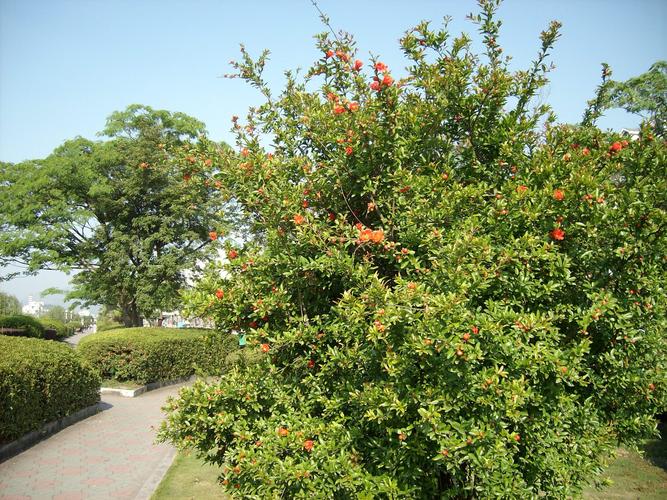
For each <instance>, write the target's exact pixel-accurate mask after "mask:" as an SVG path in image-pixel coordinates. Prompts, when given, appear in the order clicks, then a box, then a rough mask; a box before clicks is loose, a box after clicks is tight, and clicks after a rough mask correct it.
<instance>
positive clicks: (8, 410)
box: [0, 336, 100, 442]
mask: <svg viewBox="0 0 667 500" xmlns="http://www.w3.org/2000/svg"><path fill="white" fill-rule="evenodd" d="M99 387H100V379H99V377H98V376H97V374H96V373H95V371H94V370H93V369H92V368H91V367H89V366H88V365H87V364H86V363H85V362H84V361H83V360H82V359H81V357H80V356H78V355H77V354H76V352H74V351H73V350H72V349H71V348H70V347H69V346H67V345H63V344H61V343H58V342H52V341H48V340H40V339H28V338H18V337H3V336H0V442H4V441H11V440H13V439H16V438H18V437H20V436H22V435H23V434H25V433H27V432H30V431H33V430H36V429H39V428H40V427H41V426H42V425H44V424H46V423H48V422H51V421H53V420H57V419H59V418H62V417H65V416H67V415H70V414H72V413H74V412H76V411H78V410H80V409H82V408H85V407H87V406H90V405H92V404H95V403H97V402H98V401H99Z"/></svg>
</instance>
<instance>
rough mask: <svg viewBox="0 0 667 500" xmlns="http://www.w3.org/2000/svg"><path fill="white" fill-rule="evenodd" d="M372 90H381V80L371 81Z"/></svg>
mask: <svg viewBox="0 0 667 500" xmlns="http://www.w3.org/2000/svg"><path fill="white" fill-rule="evenodd" d="M371 90H375V91H378V90H380V82H378V81H376V80H373V82H371Z"/></svg>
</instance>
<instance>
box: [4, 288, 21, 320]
mask: <svg viewBox="0 0 667 500" xmlns="http://www.w3.org/2000/svg"><path fill="white" fill-rule="evenodd" d="M20 313H21V303H20V302H19V299H17V298H16V297H14V296H13V295H10V294H8V293H5V292H0V316H9V315H12V314H20Z"/></svg>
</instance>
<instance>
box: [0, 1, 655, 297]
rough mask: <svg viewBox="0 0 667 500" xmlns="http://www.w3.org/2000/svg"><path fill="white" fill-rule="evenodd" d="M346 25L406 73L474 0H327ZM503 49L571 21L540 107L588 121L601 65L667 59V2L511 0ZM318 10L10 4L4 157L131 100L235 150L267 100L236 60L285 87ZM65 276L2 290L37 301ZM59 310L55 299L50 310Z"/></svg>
mask: <svg viewBox="0 0 667 500" xmlns="http://www.w3.org/2000/svg"><path fill="white" fill-rule="evenodd" d="M318 4H319V5H320V8H321V9H322V10H323V11H325V12H326V13H327V14H328V15H329V17H330V18H331V22H332V25H333V26H334V27H335V28H336V29H343V30H346V31H349V32H350V33H353V34H354V35H355V37H356V39H357V42H358V46H359V49H360V50H359V57H360V58H361V59H367V57H368V54H369V52H372V53H373V54H376V55H379V56H381V58H382V60H383V61H384V62H386V63H387V64H388V65H389V66H390V67H392V68H394V74H395V76H400V75H401V72H400V71H399V68H403V67H404V60H403V58H402V55H401V52H400V50H399V47H398V39H399V38H400V37H401V35H402V34H403V32H404V31H405V30H407V29H409V28H410V27H412V26H414V25H415V24H417V23H418V22H419V21H421V20H424V19H427V20H431V21H433V23H434V24H436V25H439V24H440V22H441V20H442V18H443V17H444V16H446V15H449V16H451V17H452V18H453V20H452V23H451V24H450V29H451V31H452V32H453V33H457V34H458V33H460V32H461V31H466V32H469V33H472V32H474V30H475V26H473V25H472V24H471V23H470V22H468V21H466V20H465V16H466V14H468V13H470V12H472V11H475V10H476V3H475V2H473V1H471V0H470V1H469V0H457V1H454V0H448V1H435V0H431V1H426V0H412V1H407V0H404V1H399V0H384V1H379V0H378V1H375V0H373V1H364V2H362V1H359V0H357V1H348V0H319V1H318ZM499 18H500V19H502V20H503V27H502V29H501V36H500V39H499V42H500V44H501V45H502V46H503V48H504V51H505V53H506V54H510V55H512V56H513V58H514V59H513V63H512V64H513V67H514V68H525V67H527V65H528V64H529V63H530V61H531V58H532V57H533V55H534V54H535V53H536V52H537V49H538V45H539V40H538V36H539V33H540V31H541V30H543V29H544V28H546V26H547V25H548V23H549V21H550V20H552V19H556V20H559V21H561V22H562V23H563V29H562V37H561V39H560V41H559V42H558V44H557V46H556V48H555V50H554V51H553V54H552V60H553V62H554V63H555V64H556V70H555V71H554V72H553V73H552V75H551V84H550V85H549V87H548V88H547V89H546V90H545V91H544V92H543V93H542V95H541V96H540V99H541V100H542V101H544V102H547V103H549V104H551V105H552V107H553V108H554V109H555V111H556V113H557V115H558V117H559V119H560V121H563V122H576V121H578V120H579V119H580V118H581V114H582V112H583V109H584V107H585V104H586V100H587V99H590V98H591V97H592V95H593V92H594V90H595V87H596V85H598V83H599V77H600V63H601V62H607V63H609V64H610V65H611V67H612V69H613V71H614V78H615V79H619V80H624V79H627V78H629V77H632V76H635V75H638V74H640V73H643V72H644V71H646V70H647V69H648V68H649V67H650V65H651V64H652V63H653V62H655V61H657V60H660V59H667V29H666V28H667V2H665V1H664V0H633V1H629V0H626V1H620V0H618V1H614V0H606V1H605V0H540V1H538V0H532V1H531V0H506V1H505V2H504V3H503V4H502V6H501V8H500V10H499ZM324 30H325V27H324V26H323V25H322V24H321V22H320V20H319V18H318V14H317V12H316V10H315V9H314V7H313V6H312V4H311V3H310V0H283V1H268V0H255V1H246V2H237V1H225V0H190V1H186V0H179V1H176V0H131V1H130V0H114V1H103V0H57V1H56V0H0V160H2V161H11V162H18V161H21V160H24V159H29V158H39V157H44V156H46V155H48V154H49V153H50V152H51V151H52V150H53V149H54V148H55V147H56V146H58V145H59V144H60V143H62V142H63V141H64V140H66V139H68V138H71V137H74V136H77V135H81V136H84V137H90V138H93V137H94V135H95V134H96V133H97V132H98V131H99V130H101V129H102V128H103V126H104V122H105V119H106V117H107V116H108V115H109V114H110V113H111V112H112V111H114V110H119V109H123V108H125V107H126V106H127V105H128V104H132V103H141V104H147V105H150V106H152V107H154V108H160V109H168V110H170V111H181V112H184V113H187V114H190V115H192V116H194V117H196V118H198V119H200V120H202V121H203V122H204V123H206V125H207V128H208V131H209V133H210V135H211V137H212V138H213V139H216V140H227V141H228V142H231V141H232V136H231V134H230V133H229V125H230V118H231V116H232V115H239V116H243V115H245V113H246V111H247V109H248V107H249V106H252V105H255V104H258V103H260V102H261V101H260V98H259V95H258V93H257V92H256V91H254V90H252V89H250V88H249V87H247V86H245V84H243V82H241V81H239V80H230V79H225V78H221V76H222V75H223V74H225V73H227V72H229V71H230V66H229V61H230V60H231V59H235V58H237V57H238V47H239V43H244V44H245V45H246V47H247V48H248V50H249V51H250V53H251V54H253V55H257V54H259V53H260V51H261V50H262V49H264V48H269V49H271V53H272V55H271V60H270V63H269V67H268V68H267V71H266V76H267V78H268V80H269V82H271V84H272V86H273V87H274V88H275V89H276V90H279V89H280V88H281V84H282V81H283V77H282V74H283V71H284V70H286V69H294V68H296V67H302V68H305V67H308V66H309V65H310V64H311V63H312V62H313V61H314V60H315V59H317V58H319V57H320V54H319V53H318V52H317V51H316V49H315V46H314V40H313V38H312V37H313V35H314V34H315V33H318V32H321V31H324ZM637 123H638V118H637V117H636V116H633V115H629V114H626V113H625V112H623V111H613V112H610V113H609V114H608V115H607V116H606V117H604V119H602V120H601V121H600V123H599V124H600V126H602V127H603V128H607V127H609V128H615V129H619V128H622V127H632V126H636V125H637ZM65 283H66V279H65V278H64V277H62V276H61V275H59V274H56V273H46V274H43V275H41V276H40V278H38V279H36V278H22V279H16V280H12V281H11V282H7V283H0V289H2V290H5V291H10V292H11V293H14V294H15V295H17V296H18V297H19V299H21V300H23V301H25V300H26V298H27V295H28V294H29V293H32V294H33V295H37V294H38V292H39V291H40V290H42V289H44V288H46V287H48V286H61V287H62V286H65ZM52 301H53V300H52Z"/></svg>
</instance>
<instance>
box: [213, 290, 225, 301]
mask: <svg viewBox="0 0 667 500" xmlns="http://www.w3.org/2000/svg"><path fill="white" fill-rule="evenodd" d="M215 296H216V297H218V299H222V298H223V297H224V296H225V292H223V291H222V290H221V289H220V288H218V289H217V290H216V291H215Z"/></svg>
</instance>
